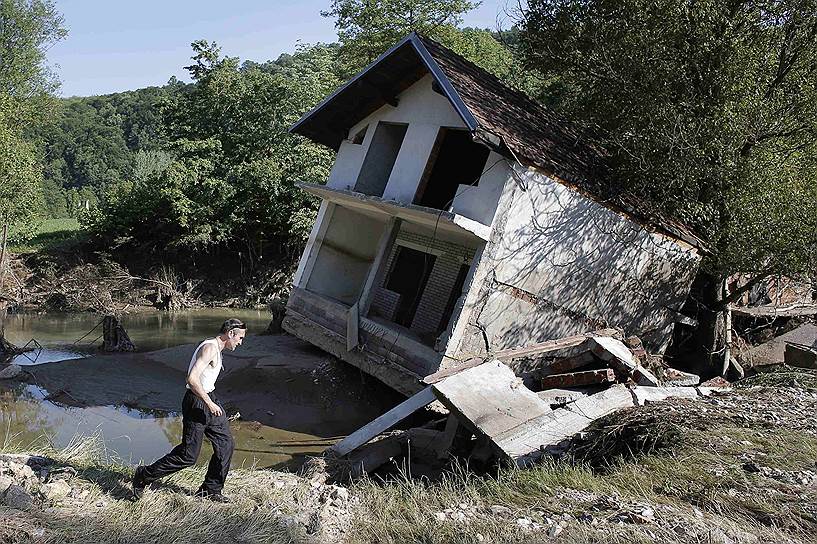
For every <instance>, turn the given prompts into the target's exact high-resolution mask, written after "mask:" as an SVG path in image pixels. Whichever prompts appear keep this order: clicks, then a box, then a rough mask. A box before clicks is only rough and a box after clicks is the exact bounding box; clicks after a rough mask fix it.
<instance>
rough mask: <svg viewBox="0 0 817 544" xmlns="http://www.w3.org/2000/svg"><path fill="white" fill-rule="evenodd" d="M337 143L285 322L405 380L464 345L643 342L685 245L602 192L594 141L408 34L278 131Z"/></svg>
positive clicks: (661, 342)
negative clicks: (588, 339) (618, 333)
mask: <svg viewBox="0 0 817 544" xmlns="http://www.w3.org/2000/svg"><path fill="white" fill-rule="evenodd" d="M291 130H292V131H293V132H295V133H297V134H301V135H303V136H305V137H307V138H310V139H311V140H313V141H315V142H318V143H321V144H324V145H326V146H328V147H330V148H332V149H335V150H337V160H336V162H335V164H334V167H333V169H332V172H331V174H330V176H329V179H328V181H327V183H326V185H314V184H306V183H301V184H299V186H300V187H301V188H302V189H304V190H305V191H307V192H309V193H312V194H314V195H316V196H318V197H320V198H321V199H322V203H321V206H320V211H319V212H318V217H317V220H316V222H315V225H314V228H313V230H312V233H311V235H310V237H309V241H308V243H307V246H306V249H305V250H304V254H303V257H302V258H301V261H300V265H299V267H298V270H297V272H296V274H295V278H294V281H293V288H292V293H291V296H290V299H289V302H288V306H287V313H286V317H285V320H284V328H285V329H286V330H287V331H289V332H290V333H292V334H294V335H296V336H299V337H301V338H303V339H305V340H307V341H309V342H311V343H313V344H315V345H317V346H319V347H320V348H322V349H324V350H326V351H328V352H330V353H332V354H334V355H336V356H338V357H340V358H341V359H343V360H345V361H347V362H349V363H351V364H353V365H355V366H357V367H359V368H360V369H362V370H363V371H365V372H367V373H369V374H371V375H373V376H375V377H377V378H379V379H381V380H382V381H384V382H385V383H386V384H388V385H390V386H392V387H393V388H395V389H397V390H399V391H401V392H403V393H406V394H409V393H414V392H416V391H418V390H419V389H420V388H421V384H420V382H419V380H418V378H422V377H424V376H426V375H428V374H431V373H433V372H436V371H438V370H444V369H448V368H451V367H456V366H457V365H460V364H462V363H463V362H464V361H466V360H468V359H470V358H473V357H485V356H486V355H488V354H490V353H494V352H496V351H498V350H503V349H507V348H513V347H519V346H526V345H530V344H533V343H536V342H541V341H545V340H549V339H556V338H560V337H564V336H567V335H571V334H578V333H584V332H588V331H593V330H596V329H601V328H604V327H617V328H621V329H623V330H624V331H625V332H626V333H627V334H634V335H639V336H640V337H641V338H642V340H643V341H644V342H645V344H646V345H647V346H648V347H649V348H651V349H652V350H654V351H661V350H663V349H664V348H665V347H666V345H667V343H668V341H669V338H670V334H671V330H672V326H673V323H674V322H675V321H676V320H678V319H679V317H680V316H679V314H678V309H679V308H680V307H681V305H682V303H683V302H684V300H685V298H686V297H687V294H688V292H689V287H690V284H691V282H692V279H693V276H694V275H695V272H696V270H697V267H698V263H699V261H700V256H699V250H698V247H699V246H700V242H699V240H698V239H697V238H695V237H694V235H692V234H691V233H690V232H689V231H688V230H687V229H685V228H684V227H683V226H682V225H680V224H677V223H675V222H673V221H671V220H667V219H656V218H655V217H652V218H649V217H647V216H646V214H645V213H644V212H643V208H639V205H638V204H637V203H632V202H627V201H625V200H624V199H623V198H621V197H617V198H610V197H609V196H605V193H604V191H602V190H600V189H599V187H601V186H603V184H601V183H600V182H599V174H598V172H599V171H600V170H599V169H600V165H601V164H602V163H603V153H602V152H600V151H599V150H598V149H595V148H593V147H592V146H591V145H588V144H586V143H583V141H582V139H581V138H580V137H579V135H578V133H577V132H576V131H575V130H574V129H572V128H571V127H569V126H568V125H567V124H566V123H564V122H562V121H560V120H559V119H558V118H557V117H556V116H555V115H554V114H553V113H552V112H549V111H548V110H547V109H545V108H544V107H542V106H541V105H539V104H537V103H536V102H534V101H533V100H531V99H530V98H528V97H527V96H526V95H524V94H523V93H520V92H518V91H515V90H513V89H510V88H508V87H507V86H505V85H503V84H502V83H501V82H500V81H499V80H498V79H497V78H496V77H494V76H492V75H490V74H489V73H487V72H485V71H484V70H482V69H480V68H479V67H477V66H475V65H474V64H472V63H470V62H468V61H466V60H465V59H463V58H462V57H460V56H459V55H457V54H455V53H453V52H452V51H450V50H448V49H446V48H445V47H443V46H441V45H440V44H438V43H436V42H434V41H432V40H429V39H427V38H424V37H422V36H419V35H417V34H411V35H409V36H407V37H406V38H404V39H403V40H402V41H400V42H399V43H398V44H396V45H395V46H394V47H392V48H391V49H390V50H389V51H387V52H386V53H384V54H383V55H382V56H380V58H378V59H377V60H376V61H375V62H374V63H372V64H371V65H370V66H369V67H367V68H366V69H365V70H363V71H362V72H361V73H360V74H358V75H357V76H355V77H354V78H353V79H352V80H351V81H349V82H348V83H347V84H346V85H344V86H343V87H341V88H340V89H339V90H338V91H336V92H335V93H334V94H332V95H331V96H329V97H328V98H326V99H325V100H324V101H323V102H322V103H321V104H319V105H318V106H317V107H315V108H314V109H313V110H312V111H310V112H309V113H307V114H306V115H304V117H303V118H302V119H301V120H300V121H298V123H297V124H296V125H294V126H293V128H292V129H291Z"/></svg>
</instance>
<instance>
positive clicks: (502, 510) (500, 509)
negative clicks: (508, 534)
mask: <svg viewBox="0 0 817 544" xmlns="http://www.w3.org/2000/svg"><path fill="white" fill-rule="evenodd" d="M491 513H492V514H494V515H495V516H510V515H511V509H510V508H508V507H507V506H501V505H499V504H494V505H491Z"/></svg>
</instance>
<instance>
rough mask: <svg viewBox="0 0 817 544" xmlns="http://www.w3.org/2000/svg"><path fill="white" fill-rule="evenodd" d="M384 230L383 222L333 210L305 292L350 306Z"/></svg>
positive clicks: (341, 210)
mask: <svg viewBox="0 0 817 544" xmlns="http://www.w3.org/2000/svg"><path fill="white" fill-rule="evenodd" d="M384 229H385V223H384V222H381V221H378V220H376V219H373V218H371V217H368V216H365V215H361V214H358V213H355V212H353V211H351V210H348V209H346V208H343V207H341V206H336V207H335V210H334V212H333V213H332V216H331V219H330V220H329V225H328V227H327V228H326V232H325V234H324V236H323V239H322V241H321V242H320V246H319V247H318V249H317V258H316V260H315V264H314V266H313V268H312V271H311V273H310V274H309V277H308V278H307V280H306V290H307V291H312V292H314V293H318V294H320V295H324V296H327V297H330V298H333V299H335V300H338V301H340V302H343V303H344V304H348V305H352V304H354V303H355V301H357V299H358V296H359V295H360V290H361V289H362V288H363V283H364V281H365V280H366V275H367V274H368V272H369V267H370V266H371V264H372V262H373V261H374V257H375V254H376V253H377V244H378V242H379V240H380V236H381V235H382V234H383V231H384Z"/></svg>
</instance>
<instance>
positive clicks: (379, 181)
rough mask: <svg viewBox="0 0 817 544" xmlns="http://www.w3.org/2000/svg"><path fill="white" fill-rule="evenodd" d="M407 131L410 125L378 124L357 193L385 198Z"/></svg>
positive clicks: (359, 179)
mask: <svg viewBox="0 0 817 544" xmlns="http://www.w3.org/2000/svg"><path fill="white" fill-rule="evenodd" d="M407 129H408V125H400V124H395V123H383V122H381V123H378V124H377V128H376V129H375V132H374V134H373V135H372V141H371V142H370V143H369V150H368V151H367V152H366V158H365V159H364V160H363V166H362V167H361V168H360V174H359V175H358V177H357V182H356V183H355V191H357V192H358V193H363V194H367V195H372V196H383V191H384V190H385V189H386V183H387V182H388V181H389V176H391V171H392V168H394V162H395V161H396V160H397V154H398V153H399V152H400V146H402V145H403V139H404V138H405V137H406V130H407Z"/></svg>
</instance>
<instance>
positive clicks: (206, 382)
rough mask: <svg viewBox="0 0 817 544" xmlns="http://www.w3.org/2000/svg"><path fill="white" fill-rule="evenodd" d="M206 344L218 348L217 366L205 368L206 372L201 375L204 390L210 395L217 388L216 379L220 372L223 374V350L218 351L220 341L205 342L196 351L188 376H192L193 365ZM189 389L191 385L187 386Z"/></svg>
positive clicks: (203, 371)
mask: <svg viewBox="0 0 817 544" xmlns="http://www.w3.org/2000/svg"><path fill="white" fill-rule="evenodd" d="M205 344H213V346H214V347H215V348H216V357H215V365H213V366H211V365H209V364H208V365H207V366H205V367H204V370H202V371H201V374H199V381H200V382H201V386H202V388H204V391H205V393H210V392H211V391H213V390H214V389H215V388H216V378H218V374H219V372H221V367H222V365H221V350H220V349H218V340H217V339H215V338H212V339H210V340H205V341H204V342H202V343H201V344H199V347H197V348H196V351H194V352H193V358H192V359H190V365H189V366H188V367H187V374H188V375H189V374H190V371H191V370H193V365H194V364H196V357H197V356H198V354H199V350H200V349H201V348H202V346H204V345H205ZM187 388H188V389H190V384H187Z"/></svg>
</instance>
